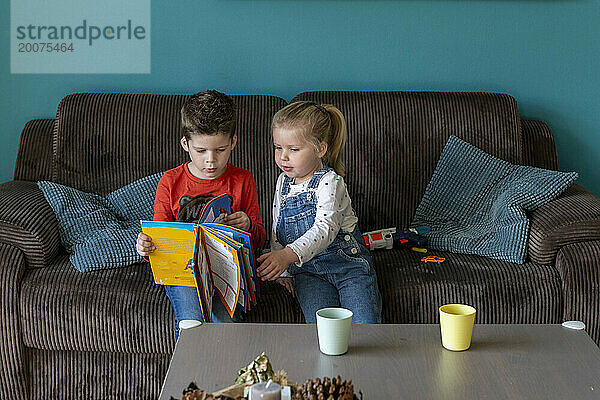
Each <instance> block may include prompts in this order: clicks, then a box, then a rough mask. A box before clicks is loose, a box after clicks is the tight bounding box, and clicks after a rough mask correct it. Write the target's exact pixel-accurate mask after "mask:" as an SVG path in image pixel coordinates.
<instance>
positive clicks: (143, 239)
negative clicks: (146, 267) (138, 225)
mask: <svg viewBox="0 0 600 400" xmlns="http://www.w3.org/2000/svg"><path fill="white" fill-rule="evenodd" d="M135 249H136V250H137V252H138V254H139V255H140V256H142V257H146V256H147V255H148V254H150V253H152V252H154V250H156V247H154V243H152V238H151V237H150V236H148V235H146V234H145V233H142V232H140V234H139V235H138V237H137V241H136V243H135Z"/></svg>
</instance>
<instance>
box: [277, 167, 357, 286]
mask: <svg viewBox="0 0 600 400" xmlns="http://www.w3.org/2000/svg"><path fill="white" fill-rule="evenodd" d="M284 177H285V174H284V173H282V174H281V175H279V178H278V179H277V187H276V190H275V199H274V201H273V227H272V230H271V251H276V250H281V249H283V247H284V246H283V245H282V244H281V243H279V241H278V240H277V234H276V231H277V223H278V221H279V214H280V207H281V202H282V200H283V198H282V196H281V189H282V187H283V182H284ZM309 182H310V179H309V180H307V181H305V182H302V183H299V184H297V185H293V184H291V185H290V190H289V192H288V193H287V195H286V196H285V197H286V198H287V197H291V196H296V195H298V194H299V193H301V192H306V191H308V190H309V189H308V183H309ZM315 194H316V196H317V209H316V215H315V223H314V224H313V226H312V227H311V228H309V229H308V230H307V231H306V232H305V233H304V234H303V235H302V236H300V237H299V238H298V239H297V240H295V241H294V242H293V243H289V244H288V247H290V248H291V249H292V250H293V251H294V253H296V255H297V256H298V259H299V260H300V261H297V262H296V265H297V266H298V267H301V266H302V264H303V263H305V262H307V261H309V260H311V259H312V258H313V257H315V256H316V255H318V254H319V253H321V252H322V251H323V250H325V249H326V248H327V246H329V245H330V244H331V243H332V242H333V240H334V239H335V237H336V235H337V234H338V232H339V230H340V229H342V230H343V231H345V232H352V231H353V230H354V228H355V226H356V223H357V222H358V218H356V216H355V215H354V210H353V209H352V204H351V201H350V196H349V195H348V190H347V188H346V184H345V183H344V179H343V178H342V177H341V176H339V175H338V174H336V173H335V172H334V171H333V170H331V171H328V172H327V173H325V174H324V175H323V177H322V178H321V181H320V182H319V185H318V186H317V188H316V190H315ZM282 276H289V275H288V274H286V273H285V272H284V274H282Z"/></svg>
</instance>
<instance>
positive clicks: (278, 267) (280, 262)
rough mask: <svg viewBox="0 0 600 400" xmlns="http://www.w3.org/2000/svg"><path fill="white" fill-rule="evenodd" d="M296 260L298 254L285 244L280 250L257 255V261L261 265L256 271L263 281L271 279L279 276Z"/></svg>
mask: <svg viewBox="0 0 600 400" xmlns="http://www.w3.org/2000/svg"><path fill="white" fill-rule="evenodd" d="M296 261H298V256H297V255H296V253H294V251H293V250H292V249H290V248H289V247H287V246H286V247H284V248H283V249H281V250H277V251H272V252H270V253H266V254H263V255H262V256H260V257H258V262H260V263H261V265H260V267H258V269H257V270H256V272H258V276H260V277H262V280H263V281H265V280H269V281H273V280H275V279H277V278H279V275H281V274H282V273H283V271H285V269H286V268H287V266H288V265H290V264H291V263H293V262H296Z"/></svg>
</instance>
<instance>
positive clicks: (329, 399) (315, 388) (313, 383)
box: [293, 375, 362, 400]
mask: <svg viewBox="0 0 600 400" xmlns="http://www.w3.org/2000/svg"><path fill="white" fill-rule="evenodd" d="M361 398H362V393H361ZM293 399H294V400H313V399H314V400H358V397H356V396H355V395H354V385H352V381H342V378H341V377H340V376H339V375H338V376H336V377H335V378H332V379H329V378H327V377H325V378H323V379H320V378H315V379H307V380H306V381H305V382H304V383H303V384H302V385H300V386H298V388H297V390H296V393H295V394H294V397H293Z"/></svg>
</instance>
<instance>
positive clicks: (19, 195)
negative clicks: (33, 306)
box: [0, 181, 60, 267]
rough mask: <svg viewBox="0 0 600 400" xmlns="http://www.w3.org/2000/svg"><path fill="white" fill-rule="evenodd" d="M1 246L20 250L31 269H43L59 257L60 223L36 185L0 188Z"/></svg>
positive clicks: (10, 184)
mask: <svg viewBox="0 0 600 400" xmlns="http://www.w3.org/2000/svg"><path fill="white" fill-rule="evenodd" d="M0 243H6V244H8V245H10V246H13V247H16V248H18V249H20V250H21V251H22V252H23V254H24V255H25V261H26V263H27V266H28V267H43V266H45V265H47V264H48V263H49V261H50V260H52V259H53V258H54V257H56V255H57V254H58V250H59V245H60V235H59V230H58V221H57V220H56V216H55V214H54V211H53V210H52V208H51V207H50V205H49V204H48V202H47V201H46V199H45V198H44V194H43V193H42V191H41V190H40V188H39V187H38V186H37V184H36V183H35V182H28V181H11V182H6V183H3V184H1V185H0Z"/></svg>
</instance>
